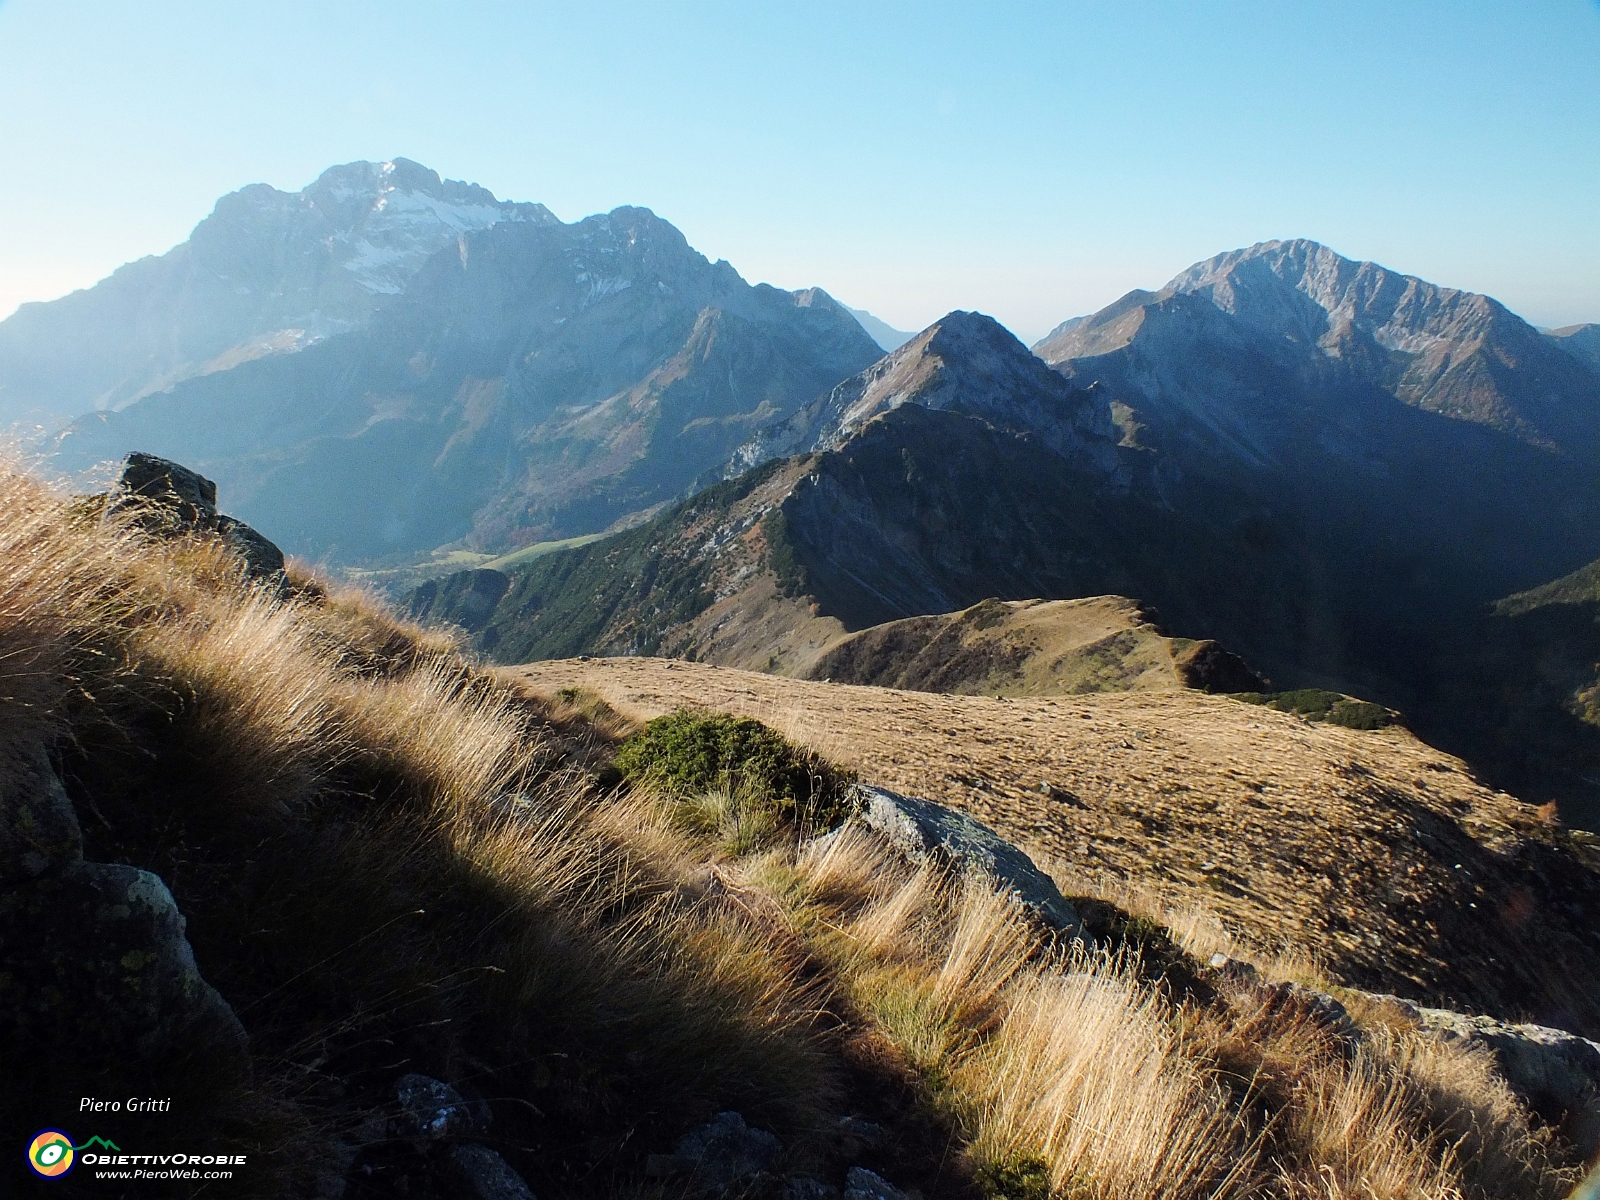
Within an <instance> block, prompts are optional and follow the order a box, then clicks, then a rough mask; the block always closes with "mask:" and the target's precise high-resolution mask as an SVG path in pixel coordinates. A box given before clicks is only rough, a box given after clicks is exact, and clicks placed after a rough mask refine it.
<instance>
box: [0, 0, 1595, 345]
mask: <svg viewBox="0 0 1600 1200" xmlns="http://www.w3.org/2000/svg"><path fill="white" fill-rule="evenodd" d="M0 113H6V114H10V115H9V116H0V130H3V131H4V136H5V144H6V147H7V153H8V165H9V166H10V167H11V169H12V171H13V178H15V179H21V180H25V181H27V186H26V187H13V188H10V189H7V190H6V191H5V192H4V193H0V316H4V315H9V314H10V312H12V311H13V310H14V308H15V306H16V305H17V304H19V303H22V302H26V301H29V300H48V299H53V298H55V297H57V296H60V295H62V294H65V293H67V292H69V291H72V290H74V289H77V288H82V287H87V286H91V285H92V284H93V283H95V282H96V281H97V280H99V279H101V278H103V277H105V276H106V275H108V274H110V272H111V271H112V270H114V269H115V268H116V267H117V266H119V265H121V264H122V263H124V262H127V261H131V260H133V259H136V258H139V257H143V256H145V255H149V254H161V253H164V252H166V251H167V250H168V249H170V248H171V247H172V246H174V245H176V244H177V243H179V242H181V241H182V240H183V239H184V238H185V237H187V236H188V233H189V231H190V229H192V227H193V226H194V225H195V224H196V223H197V222H198V221H199V220H200V219H202V218H203V217H204V216H205V215H206V214H207V213H208V212H210V210H211V207H212V205H213V204H214V203H215V201H216V200H217V198H218V197H220V196H222V195H224V194H226V193H228V192H231V191H234V190H236V189H238V188H239V187H242V186H244V185H246V184H249V183H254V182H266V183H270V184H272V185H273V186H275V187H278V188H280V189H283V190H285V191H296V190H298V189H300V188H301V187H303V186H305V185H306V184H307V183H309V182H310V181H311V180H312V179H314V178H315V177H316V176H317V175H318V174H319V173H320V172H321V171H322V170H324V169H326V168H327V167H329V166H332V165H335V164H337V163H342V162H347V161H352V160H355V159H362V158H365V159H371V160H375V161H381V160H383V159H386V158H393V157H396V156H403V157H407V158H411V159H414V160H416V161H418V162H421V163H423V164H425V165H427V166H429V167H431V168H433V169H434V170H436V171H438V172H439V173H440V174H441V175H442V176H445V177H447V178H457V179H465V180H468V181H472V182H477V183H481V184H482V185H483V186H485V187H487V188H489V189H491V190H492V191H494V193H495V194H496V195H497V196H499V197H500V198H502V199H512V200H527V201H538V202H541V203H544V204H546V205H547V206H548V207H550V208H551V209H552V210H553V211H554V212H555V213H556V214H557V215H558V216H559V217H560V218H561V219H562V220H564V221H573V220H577V219H580V218H582V217H584V216H586V215H588V214H590V213H593V212H597V211H607V210H609V209H611V208H614V207H616V206H618V205H624V204H635V205H640V206H644V207H648V208H651V209H652V210H654V211H655V212H656V213H657V214H659V215H660V216H662V217H663V218H665V219H667V220H669V221H671V222H672V223H673V224H675V225H677V226H678V227H679V228H680V229H682V230H683V232H684V234H685V235H686V236H687V237H688V239H689V241H690V242H691V244H693V245H694V246H695V247H696V248H697V249H698V250H700V251H701V252H702V253H704V254H706V255H707V256H708V257H710V258H713V259H716V258H725V259H727V260H728V261H730V262H731V263H732V264H733V265H734V266H735V267H736V268H737V269H738V270H739V271H740V272H741V274H743V275H744V276H745V277H746V278H747V279H749V280H751V281H752V282H757V281H762V282H769V283H773V284H776V285H778V286H782V287H789V288H797V287H806V286H820V287H823V288H825V289H827V290H828V291H829V292H830V293H831V294H833V295H835V296H837V297H838V298H839V299H841V300H843V301H845V302H847V303H849V304H851V305H853V306H855V307H859V308H865V309H867V310H869V311H871V312H872V313H874V314H875V315H877V316H878V317H880V318H882V319H883V320H885V321H887V322H889V323H890V324H891V325H894V326H896V327H898V328H901V329H919V328H922V327H924V326H925V325H927V324H928V323H930V322H931V321H933V320H935V319H937V318H938V317H939V316H940V315H942V314H943V313H945V312H947V311H949V310H950V309H953V308H966V309H978V310H981V311H984V312H988V313H991V314H992V315H994V316H995V317H996V318H997V319H999V320H1000V321H1002V323H1004V324H1006V325H1007V326H1008V327H1010V328H1011V329H1012V330H1013V331H1015V332H1016V333H1017V334H1018V335H1019V336H1021V337H1023V338H1024V339H1025V340H1028V341H1032V340H1034V339H1037V338H1038V337H1040V336H1042V335H1043V334H1044V333H1045V332H1047V331H1048V330H1049V329H1050V328H1052V327H1053V326H1054V325H1055V324H1057V323H1058V322H1060V321H1062V320H1064V319H1066V318H1068V317H1071V316H1075V315H1078V314H1081V313H1086V312H1091V311H1093V310H1095V309H1097V308H1099V307H1102V306H1103V305H1105V304H1107V303H1109V302H1110V301H1112V300H1114V299H1116V298H1117V297H1118V296H1120V295H1122V294H1123V293H1125V292H1126V291H1128V290H1129V289H1130V288H1134V287H1146V288H1154V287H1159V286H1160V285H1161V284H1162V283H1164V282H1166V280H1167V279H1169V278H1171V277H1172V276H1173V275H1174V274H1176V273H1177V272H1179V271H1181V270H1182V269H1184V268H1185V267H1187V266H1188V265H1190V264H1191V263H1193V262H1196V261H1199V260H1201V259H1205V258H1208V257H1210V256H1212V255H1214V254H1217V253H1221V252H1225V251H1228V250H1233V249H1236V248H1239V247H1242V246H1247V245H1250V244H1252V243H1255V242H1258V241H1266V240H1272V239H1275V238H1292V237H1308V238H1312V239H1315V240H1317V241H1319V242H1322V243H1324V244H1326V245H1328V246H1330V247H1332V248H1333V249H1334V250H1336V251H1338V252H1339V253H1341V254H1344V255H1346V256H1348V257H1351V258H1359V259H1372V260H1375V261H1378V262H1381V263H1383V264H1384V265H1386V266H1388V267H1391V268H1394V269H1396V270H1399V271H1402V272H1405V273H1408V274H1414V275H1420V276H1422V277H1424V278H1427V279H1429V280H1431V281H1433V282H1435V283H1439V284H1443V285H1447V286H1450V287H1457V288H1463V289H1467V290H1471V291H1478V292H1486V293H1488V294H1490V295H1493V296H1494V297H1496V298H1497V299H1499V300H1500V301H1502V302H1503V303H1505V304H1506V305H1508V306H1509V307H1510V308H1512V309H1513V310H1514V311H1516V312H1518V313H1519V314H1520V315H1522V316H1523V317H1525V318H1527V319H1528V320H1530V321H1532V322H1534V323H1535V324H1538V325H1542V326H1560V325H1566V324H1572V323H1577V322H1581V321H1600V223H1597V222H1595V220H1594V219H1593V218H1594V197H1595V196H1596V195H1600V139H1597V138H1596V137H1595V136H1594V134H1593V130H1594V129H1595V128H1600V6H1597V5H1596V4H1594V3H1592V2H1590V0H1544V2H1540V3H1534V4H1530V5H1525V6H1522V7H1520V8H1519V9H1518V10H1516V11H1515V12H1505V11H1502V10H1500V9H1499V8H1497V7H1496V6H1493V5H1489V4H1487V3H1474V4H1467V5H1451V6H1446V5H1444V4H1442V3H1434V2H1428V3H1417V4H1412V5H1409V6H1407V7H1406V8H1405V9H1404V10H1403V11H1400V12H1392V11H1389V9H1388V8H1387V7H1385V6H1382V5H1378V4H1375V3H1359V4H1354V5H1349V6H1343V7H1342V8H1341V9H1340V10H1339V11H1338V12H1336V13H1303V12H1283V11H1280V10H1279V9H1278V8H1277V7H1275V6H1272V5H1269V4H1265V3H1235V4H1226V5H1211V6H1206V7H1205V8H1204V9H1202V8H1201V7H1199V6H1193V5H1180V4H1169V5H1159V6H1149V7H1145V8H1141V9H1138V10H1130V9H1127V8H1124V7H1120V6H1119V7H1112V6H1108V5H1100V4H1072V5H1065V6H1060V5H1052V6H1044V5H1014V6H1009V7H1007V8H1004V9H1000V10H986V11H983V12H974V11H968V10H966V9H964V8H962V7H960V6H955V5H918V6H915V7H913V6H903V5H890V6H878V7H875V8H874V9H872V10H871V11H868V12H857V11H856V10H853V9H846V8H844V7H843V6H828V5H820V6H818V5H813V6H808V7H807V8H806V9H805V10H804V12H803V13H802V12H799V11H792V12H791V11H784V12H781V13H780V12H761V13H750V12H747V11H745V10H744V9H742V8H735V7H723V6H718V5H702V6H696V7H695V8H694V9H693V10H692V12H686V13H677V14H666V13H661V12H659V11H657V10H655V9H653V8H649V7H646V6H622V7H619V8H615V9H613V10H611V11H610V12H608V14H607V15H606V16H604V17H596V16H592V15H589V14H586V13H573V12H571V11H568V10H566V9H563V8H558V7H552V6H540V5H533V6H525V5H510V4H499V3H474V4H468V5H464V6H452V7H451V8H449V9H445V8H442V7H440V6H435V5H428V4H425V3H419V2H410V3H399V4H394V5H389V6H385V7H381V8H380V7H378V6H375V5H365V4H353V5H346V6H341V7H340V8H339V9H338V10H337V11H336V12H331V13H330V12H327V11H325V10H322V9H319V8H315V7H313V6H311V5H309V4H303V3H298V2H296V3H287V4H280V5H275V6H273V7H272V8H270V9H268V8H265V7H261V8H246V9H238V8H232V9H230V10H229V11H226V12H223V11H218V10H214V9H212V8H210V7H208V6H203V5H199V4H193V3H183V2H179V0H165V2H161V3H154V4H151V5H145V6H142V7H141V8H139V9H138V10H137V11H135V10H127V9H123V8H120V7H118V6H114V5H110V4H106V3H100V2H95V0H62V2H57V3H51V4H45V3H43V2H42V0H0Z"/></svg>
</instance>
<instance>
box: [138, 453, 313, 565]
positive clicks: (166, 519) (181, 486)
mask: <svg viewBox="0 0 1600 1200" xmlns="http://www.w3.org/2000/svg"><path fill="white" fill-rule="evenodd" d="M109 504H110V507H111V508H112V509H113V510H121V511H126V512H131V513H132V514H133V515H134V519H135V520H136V521H138V522H139V524H140V525H142V526H144V527H145V528H146V529H148V530H150V531H151V532H153V533H157V534H161V535H163V536H173V537H178V536H183V535H186V534H195V533H199V534H205V533H211V534H215V535H216V536H217V537H219V538H221V539H222V541H223V543H224V544H225V545H226V546H227V547H228V549H230V550H232V551H233V552H234V554H236V555H238V557H239V559H240V560H241V561H242V562H243V563H244V568H245V574H246V575H248V576H249V577H250V578H251V579H258V580H262V581H263V582H266V583H269V584H271V585H273V586H281V585H282V583H283V580H284V557H283V551H282V550H280V549H278V547H277V546H275V545H274V544H273V543H272V542H270V541H268V540H267V539H266V538H265V537H263V536H262V535H261V534H259V533H257V532H256V531H255V530H254V529H252V528H250V526H248V525H246V524H245V523H244V522H243V521H239V520H235V519H234V518H233V517H230V516H226V515H224V514H223V513H219V512H218V511H217V485H216V484H215V483H213V482H212V481H211V480H209V479H207V478H206V477H205V476H203V475H201V474H200V473H199V472H197V471H191V470H190V469H189V468H188V467H183V466H179V465H178V464H177V463H175V462H169V461H168V460H167V459H164V458H158V457H156V456H155V455H154V454H145V453H143V452H142V451H138V450H136V451H134V452H133V453H132V454H130V455H128V457H127V458H126V459H124V460H123V466H122V475H121V477H120V478H119V479H118V480H117V484H116V487H115V488H113V489H112V492H111V496H110V499H109Z"/></svg>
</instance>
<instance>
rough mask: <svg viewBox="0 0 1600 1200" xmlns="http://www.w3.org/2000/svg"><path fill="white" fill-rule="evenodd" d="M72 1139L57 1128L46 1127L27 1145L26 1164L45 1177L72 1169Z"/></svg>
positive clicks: (54, 1175) (62, 1173)
mask: <svg viewBox="0 0 1600 1200" xmlns="http://www.w3.org/2000/svg"><path fill="white" fill-rule="evenodd" d="M72 1160H73V1153H72V1139H71V1138H69V1137H68V1136H67V1135H66V1134H64V1133H62V1132H61V1130H59V1129H46V1130H43V1131H41V1132H40V1133H39V1134H38V1135H37V1136H35V1137H34V1139H33V1141H32V1142H31V1143H29V1145H28V1165H29V1166H30V1167H32V1168H33V1169H34V1170H35V1171H37V1172H38V1173H39V1174H40V1175H43V1176H44V1177H45V1178H47V1179H54V1178H56V1177H57V1176H58V1175H65V1174H66V1173H67V1172H68V1171H70V1170H72Z"/></svg>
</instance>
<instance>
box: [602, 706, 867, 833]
mask: <svg viewBox="0 0 1600 1200" xmlns="http://www.w3.org/2000/svg"><path fill="white" fill-rule="evenodd" d="M617 767H618V769H619V770H621V771H622V773H623V775H624V776H625V777H626V778H628V779H630V780H632V781H635V782H639V783H648V784H652V785H654V786H656V787H659V788H661V789H662V790H664V791H666V792H669V793H671V794H673V795H674V796H677V797H680V798H688V797H693V796H701V795H704V794H706V793H708V792H714V791H716V792H724V793H728V794H731V795H735V796H738V797H740V798H741V799H743V800H747V801H753V802H757V803H766V804H771V805H773V806H775V807H776V808H777V809H778V811H779V813H780V814H781V815H782V816H783V817H784V818H786V819H788V820H791V821H793V822H794V823H796V824H798V825H800V826H802V827H804V828H808V829H818V828H827V827H831V826H833V825H835V824H837V823H838V821H839V820H840V818H841V817H843V815H844V803H845V792H846V791H847V790H848V788H849V786H850V784H852V783H854V782H855V776H854V774H853V773H852V772H848V771H844V770H841V769H840V768H838V767H835V766H834V765H833V764H832V763H830V762H828V761H827V759H825V758H823V757H822V756H821V755H820V754H818V753H817V752H816V751H814V750H808V749H804V748H802V747H799V746H795V745H793V744H792V743H790V742H789V741H788V740H786V739H785V738H784V737H783V736H782V735H781V734H779V733H777V732H776V731H774V730H772V729H769V728H768V727H767V726H765V725H763V724H762V723H761V722H760V721H757V720H754V719H753V718H751V717H734V716H730V715H729V714H727V713H712V712H704V711H700V710H696V709H687V708H681V709H679V710H678V711H676V712H673V713H668V714H667V715H666V716H664V717H657V718H656V719H655V720H653V721H651V722H650V723H649V724H648V725H646V726H645V727H644V728H643V729H642V730H640V731H639V732H638V733H637V734H635V735H634V736H633V737H631V738H629V739H628V740H627V741H626V742H625V743H623V745H622V747H621V749H620V750H619V751H618V752H617Z"/></svg>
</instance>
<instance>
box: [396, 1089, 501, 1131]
mask: <svg viewBox="0 0 1600 1200" xmlns="http://www.w3.org/2000/svg"><path fill="white" fill-rule="evenodd" d="M395 1095H396V1097H397V1098H398V1099H399V1101H400V1121H399V1127H400V1132H401V1133H403V1134H405V1135H407V1136H409V1137H419V1138H426V1139H429V1140H432V1139H436V1138H443V1137H460V1136H462V1135H464V1134H468V1133H472V1132H473V1131H474V1130H477V1129H478V1128H479V1126H480V1123H479V1121H478V1119H477V1115H476V1114H475V1113H474V1112H473V1111H472V1107H471V1105H469V1104H468V1103H467V1101H466V1100H465V1098H463V1097H462V1095H461V1093H460V1092H458V1091H456V1089H455V1088H453V1087H451V1086H450V1085H449V1084H448V1083H444V1082H442V1081H440V1080H438V1079H434V1078H432V1077H431V1076H428V1075H416V1074H411V1075H402V1076H401V1077H400V1078H399V1079H398V1080H396V1081H395Z"/></svg>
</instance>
